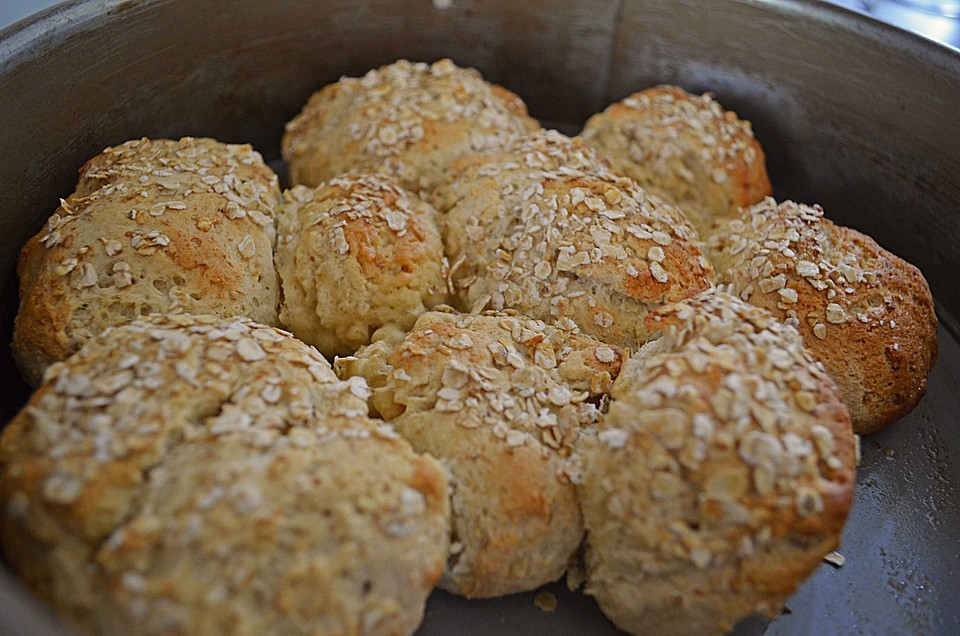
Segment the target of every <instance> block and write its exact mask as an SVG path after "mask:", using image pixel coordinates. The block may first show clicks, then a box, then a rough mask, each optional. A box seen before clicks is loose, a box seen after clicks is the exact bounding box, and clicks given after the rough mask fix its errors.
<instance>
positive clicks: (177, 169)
mask: <svg viewBox="0 0 960 636" xmlns="http://www.w3.org/2000/svg"><path fill="white" fill-rule="evenodd" d="M279 200H280V190H279V187H278V185H277V177H276V175H275V174H274V173H273V171H272V170H270V168H268V167H267V166H266V165H265V164H264V163H263V160H262V159H261V157H260V155H259V153H257V152H255V151H253V150H252V149H251V148H250V146H239V145H228V144H222V143H219V142H217V141H213V140H211V139H190V138H185V139H181V140H179V141H171V140H163V139H161V140H153V141H151V140H149V139H141V140H137V141H130V142H127V143H125V144H122V145H120V146H117V147H115V148H107V149H106V150H104V151H103V153H101V154H100V155H98V156H96V157H94V158H93V159H91V160H90V161H88V162H87V164H86V165H84V166H83V168H82V169H81V170H80V179H79V182H78V183H77V190H76V192H75V193H74V194H72V195H71V196H70V197H69V198H68V199H67V200H65V201H62V202H61V206H60V207H59V208H58V209H57V211H56V212H55V213H54V214H53V215H52V216H51V217H50V219H49V221H47V225H46V227H45V228H44V229H43V230H41V231H40V232H39V233H37V235H36V236H34V237H33V238H31V239H30V241H29V242H27V244H26V245H25V246H24V247H23V250H22V251H21V253H20V260H19V262H18V264H17V271H18V274H19V277H20V311H19V314H18V316H17V319H16V325H15V328H14V333H13V352H14V356H15V358H16V361H17V364H18V366H19V367H20V370H21V372H22V373H23V375H24V377H25V378H26V379H27V381H28V382H30V383H31V384H32V385H34V386H36V385H38V384H39V383H40V381H41V378H42V376H43V370H44V369H45V368H46V367H47V366H48V365H50V364H51V363H53V362H56V361H58V360H63V359H65V358H66V357H67V356H69V355H71V354H72V353H74V352H75V351H77V349H79V348H80V346H81V345H82V344H83V343H84V342H85V341H86V340H87V339H89V338H90V337H92V336H94V335H95V334H97V333H99V332H100V331H101V330H102V329H104V328H105V327H108V326H111V325H118V324H122V323H125V322H128V321H130V320H132V319H134V318H137V317H139V316H143V315H147V314H150V313H153V312H160V313H162V312H174V311H186V312H192V313H209V314H215V315H218V316H234V315H244V316H249V317H250V318H253V319H254V320H257V321H259V322H263V323H267V324H276V322H277V301H278V297H277V292H278V288H279V284H278V281H277V274H276V271H275V269H274V266H273V242H274V228H273V217H274V210H275V208H276V206H277V204H278V203H279Z"/></svg>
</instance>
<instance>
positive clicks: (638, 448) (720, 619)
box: [579, 293, 855, 634]
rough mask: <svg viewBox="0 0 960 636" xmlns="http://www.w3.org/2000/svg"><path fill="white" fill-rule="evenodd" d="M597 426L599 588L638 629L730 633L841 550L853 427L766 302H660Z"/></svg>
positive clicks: (589, 499) (589, 446)
mask: <svg viewBox="0 0 960 636" xmlns="http://www.w3.org/2000/svg"><path fill="white" fill-rule="evenodd" d="M649 321H650V323H651V324H650V328H651V329H661V330H663V331H664V336H663V338H661V339H660V340H658V341H656V342H654V343H651V344H650V345H648V346H647V347H646V348H645V349H644V350H641V351H640V352H639V354H637V355H636V356H635V357H633V358H631V360H630V362H629V363H628V364H627V365H626V366H625V367H624V369H623V371H622V373H621V375H620V377H619V378H617V381H616V383H615V384H614V387H613V391H612V394H611V403H610V410H609V412H608V413H607V416H606V418H605V420H604V423H603V425H602V426H601V428H600V430H599V432H598V434H597V436H596V437H591V438H586V439H585V444H584V449H583V451H582V452H583V454H584V457H583V463H584V466H585V467H586V469H585V475H584V480H583V484H582V485H581V486H580V488H579V495H580V501H581V507H582V510H583V515H584V523H585V526H586V530H587V550H586V565H587V581H588V582H587V591H588V593H589V594H592V595H593V596H594V597H595V598H596V599H597V601H598V603H599V604H600V607H601V608H602V609H603V611H604V613H606V614H607V616H609V617H610V618H611V619H612V620H613V621H614V622H615V623H616V624H617V625H618V626H619V627H620V628H622V629H624V630H626V631H628V632H630V633H633V634H648V633H656V634H689V633H703V634H712V633H717V634H719V633H722V632H725V631H727V630H729V629H731V628H732V627H733V625H734V624H735V623H736V622H737V621H738V620H740V619H742V618H746V617H747V616H750V615H752V614H755V613H760V614H764V615H767V616H770V617H774V616H776V615H777V614H778V613H779V611H780V607H781V606H782V604H783V602H784V601H785V600H786V599H787V597H788V596H789V595H790V594H792V593H793V592H794V591H795V590H796V588H797V586H798V585H799V583H800V582H801V581H802V580H804V579H805V578H806V577H807V576H808V575H809V574H810V573H811V572H812V571H813V570H814V568H816V567H817V565H818V564H819V563H820V561H821V559H822V558H823V557H824V555H826V554H827V553H829V552H830V551H831V550H833V549H835V548H836V546H837V545H838V543H839V538H840V531H841V529H842V527H843V523H844V520H845V518H846V515H847V512H848V510H849V508H850V505H851V503H852V500H853V488H854V471H855V469H854V464H855V458H854V454H855V451H854V447H855V442H854V436H853V433H852V431H851V428H850V419H849V415H848V413H847V410H846V407H845V406H844V404H843V401H842V399H841V397H840V394H839V392H838V390H837V389H836V386H835V385H834V383H833V381H832V380H831V379H830V378H829V377H828V376H827V375H826V373H824V372H823V371H822V370H821V369H820V367H819V365H818V364H817V363H816V362H815V360H814V359H813V358H812V357H811V356H810V355H809V354H808V353H807V352H806V351H805V350H804V349H803V347H802V343H801V339H800V336H799V334H798V333H797V332H796V330H795V329H793V328H792V327H788V326H785V325H782V324H781V323H780V322H779V321H778V320H777V319H776V318H775V317H773V316H772V315H771V314H769V313H768V312H766V311H764V310H761V309H758V308H755V307H751V306H749V305H747V304H746V303H744V302H743V301H741V300H739V299H738V298H736V297H733V296H730V295H727V294H722V293H720V294H715V293H708V294H704V295H702V296H699V297H697V298H694V299H691V300H688V301H684V302H682V303H678V304H675V305H668V306H666V307H663V308H661V309H658V310H655V311H654V312H653V313H652V314H651V316H650V318H649Z"/></svg>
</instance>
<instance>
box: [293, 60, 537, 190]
mask: <svg viewBox="0 0 960 636" xmlns="http://www.w3.org/2000/svg"><path fill="white" fill-rule="evenodd" d="M538 127H539V124H537V122H536V120H534V119H531V118H530V117H529V116H527V107H526V106H525V105H524V103H523V102H522V101H521V100H520V98H519V97H517V96H516V95H514V94H513V93H511V92H510V91H508V90H507V89H505V88H502V87H500V86H496V85H492V84H489V83H487V82H485V81H484V80H483V79H482V78H481V77H480V74H479V73H478V72H477V71H475V70H473V69H464V68H459V67H458V66H456V65H455V64H454V63H453V62H451V61H450V60H446V59H445V60H440V61H439V62H435V63H434V64H430V65H428V64H422V63H412V62H408V61H406V60H399V61H397V62H395V63H393V64H389V65H387V66H383V67H381V68H379V69H375V70H372V71H370V72H369V73H367V74H366V75H364V76H363V77H360V78H349V77H344V78H342V79H341V80H340V81H339V82H336V83H334V84H330V85H328V86H326V87H324V88H323V89H321V90H320V91H318V92H316V93H314V94H313V96H311V97H310V100H309V101H308V102H307V104H306V106H304V108H303V111H302V112H301V113H300V114H299V115H297V117H295V118H294V119H293V120H292V121H291V122H290V123H288V124H287V128H286V133H285V134H284V136H283V144H282V149H283V157H284V159H286V161H287V164H288V166H289V167H290V179H291V181H292V182H293V183H294V184H300V185H306V186H317V185H319V184H320V183H322V182H324V181H327V180H328V179H332V178H333V177H335V176H337V175H339V174H342V173H344V172H348V171H357V170H359V171H365V172H372V171H375V170H376V171H381V172H385V173H387V174H389V175H391V176H393V177H395V178H397V179H398V180H399V181H400V183H401V185H403V187H405V188H406V189H408V190H410V191H412V192H417V193H419V192H420V191H421V190H427V191H429V190H431V189H433V188H434V187H435V186H436V184H437V183H438V182H439V181H440V179H441V178H443V175H444V173H445V172H446V170H447V167H448V166H449V165H450V163H452V162H453V160H454V159H457V158H458V157H462V156H464V155H468V154H472V153H476V152H483V151H486V150H492V149H494V148H499V147H501V146H503V145H504V144H505V143H506V142H508V141H509V140H511V139H512V138H514V137H515V136H517V135H520V134H523V133H525V132H527V131H530V130H535V129H536V128H538Z"/></svg>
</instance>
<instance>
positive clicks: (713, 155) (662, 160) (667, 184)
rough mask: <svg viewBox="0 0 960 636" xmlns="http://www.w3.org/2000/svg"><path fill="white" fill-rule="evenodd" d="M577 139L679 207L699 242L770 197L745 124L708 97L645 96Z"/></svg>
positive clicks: (658, 90)
mask: <svg viewBox="0 0 960 636" xmlns="http://www.w3.org/2000/svg"><path fill="white" fill-rule="evenodd" d="M582 134H583V138H584V139H585V140H586V141H587V142H588V143H589V144H591V145H593V146H594V147H595V148H596V149H597V152H598V153H599V154H600V156H601V157H603V158H604V159H606V160H608V161H609V162H610V164H611V165H612V166H613V168H614V169H615V170H618V171H620V172H622V173H623V174H625V175H627V176H628V177H631V178H632V179H635V180H636V181H637V183H639V184H640V185H641V186H642V187H643V188H645V189H647V190H649V191H650V192H652V193H653V194H655V195H657V196H659V197H662V198H663V199H664V200H666V201H669V202H670V203H673V204H674V205H676V206H679V207H680V208H681V209H682V210H683V211H684V212H685V213H686V214H687V217H688V218H689V219H690V221H691V222H692V223H693V225H694V227H696V228H697V230H698V231H700V232H701V233H702V234H703V233H706V232H707V231H708V230H709V228H710V227H711V225H712V224H713V222H714V221H715V220H716V219H720V218H725V217H729V216H732V215H735V214H737V212H738V210H739V209H740V208H741V207H744V206H748V205H752V204H754V203H757V202H758V201H760V200H762V199H763V198H764V197H766V196H769V194H770V180H769V178H768V177H767V169H766V165H765V161H764V153H763V148H761V147H760V144H759V142H757V140H756V139H755V138H754V136H753V130H752V129H751V126H750V123H749V122H747V121H742V120H740V119H739V118H738V117H737V115H736V113H734V112H732V111H727V110H724V109H723V108H722V107H721V106H720V105H719V104H718V103H717V102H716V101H714V99H713V96H712V95H710V94H709V93H707V94H704V95H699V96H698V95H691V94H690V93H687V92H686V91H684V90H683V89H681V88H678V87H676V86H657V87H654V88H649V89H647V90H644V91H640V92H639V93H634V94H633V95H631V96H630V97H627V98H626V99H624V100H623V101H620V102H617V103H615V104H612V105H611V106H609V107H607V109H606V110H605V111H603V112H602V113H598V114H596V115H594V116H593V117H591V118H590V119H589V120H588V121H587V123H586V125H585V126H584V128H583V133H582Z"/></svg>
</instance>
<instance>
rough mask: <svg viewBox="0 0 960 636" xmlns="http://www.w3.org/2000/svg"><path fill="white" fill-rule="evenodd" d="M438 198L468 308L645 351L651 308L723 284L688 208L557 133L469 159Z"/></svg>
mask: <svg viewBox="0 0 960 636" xmlns="http://www.w3.org/2000/svg"><path fill="white" fill-rule="evenodd" d="M431 202H432V203H433V204H434V206H435V207H436V208H437V210H438V211H439V212H440V213H441V216H442V218H443V222H444V224H445V234H444V240H445V243H446V249H447V257H448V258H449V259H450V268H451V279H452V280H453V282H454V291H455V292H456V293H457V294H458V297H459V302H460V303H461V305H462V308H463V309H465V310H469V311H479V310H482V309H485V308H489V309H493V310H501V309H514V310H517V311H519V312H520V313H523V314H526V315H528V316H530V317H532V318H537V319H540V320H548V321H549V320H556V319H557V318H561V317H566V318H570V319H571V320H573V321H574V322H575V323H576V324H577V326H578V327H579V328H580V329H582V330H583V332H584V333H585V334H589V335H592V336H595V337H596V338H598V339H599V340H601V341H603V342H607V343H610V344H615V345H618V346H622V347H628V348H636V347H639V346H640V345H641V344H643V343H644V342H646V341H647V339H648V333H647V330H646V328H645V326H644V321H643V318H644V316H646V314H647V312H648V311H649V310H650V308H652V307H655V306H658V305H661V304H663V303H667V302H672V301H676V300H680V299H682V298H685V297H688V296H691V295H694V294H697V293H699V292H701V291H703V290H704V289H707V288H709V287H710V286H711V284H712V282H713V267H712V266H711V265H710V263H709V261H707V259H706V258H705V257H704V256H703V254H702V253H701V251H700V245H699V242H698V240H697V234H696V232H695V231H694V230H693V228H692V227H691V226H690V224H689V223H688V222H687V220H686V219H685V218H684V216H683V214H682V213H681V212H680V211H679V210H678V209H677V208H675V207H673V206H670V205H667V204H664V203H662V202H660V201H659V200H657V199H654V198H653V197H650V196H647V194H646V193H645V192H644V191H643V190H642V189H641V188H639V187H638V186H637V185H636V183H634V182H633V181H632V180H631V179H628V178H626V177H623V176H621V175H618V174H616V173H614V172H613V171H611V170H610V169H609V168H608V167H607V166H606V165H605V164H604V163H603V162H602V161H601V160H600V159H599V158H598V157H597V155H596V153H595V152H594V151H593V149H592V148H590V147H589V146H587V145H586V144H585V143H583V141H582V140H581V139H579V138H574V139H570V138H569V137H566V136H564V135H562V134H560V133H558V132H555V131H539V132H536V133H533V134H531V135H528V136H527V137H525V138H523V139H521V140H518V141H517V142H515V143H514V144H513V145H511V146H509V147H508V148H506V149H505V150H503V151H500V152H496V153H490V154H487V155H482V156H475V157H469V158H465V159H462V160H460V161H457V162H456V163H454V165H453V166H452V168H451V170H450V173H449V175H448V177H447V181H446V182H445V183H444V184H443V185H442V186H441V187H440V188H438V189H437V190H436V191H435V192H434V194H433V196H432V197H431Z"/></svg>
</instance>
